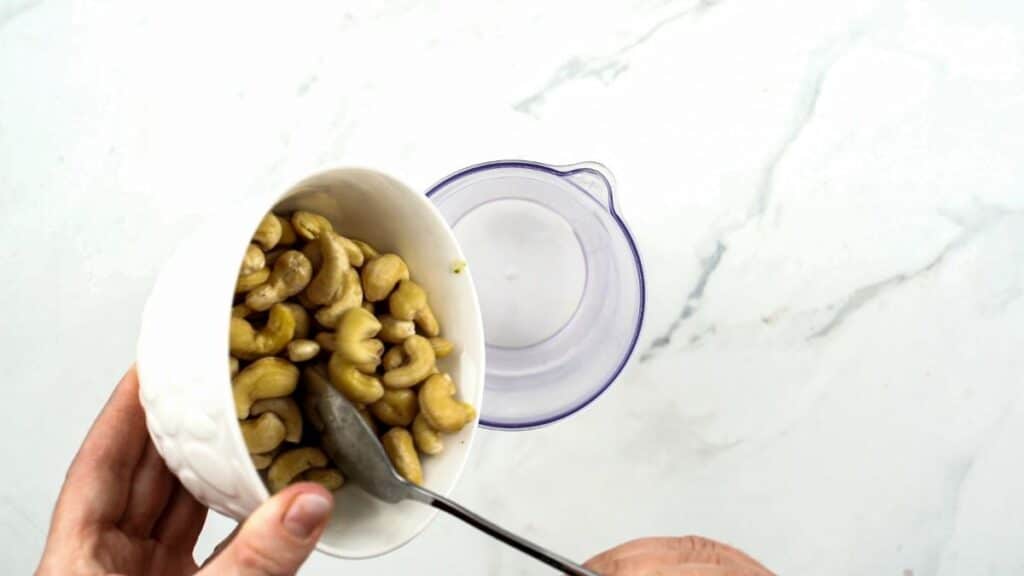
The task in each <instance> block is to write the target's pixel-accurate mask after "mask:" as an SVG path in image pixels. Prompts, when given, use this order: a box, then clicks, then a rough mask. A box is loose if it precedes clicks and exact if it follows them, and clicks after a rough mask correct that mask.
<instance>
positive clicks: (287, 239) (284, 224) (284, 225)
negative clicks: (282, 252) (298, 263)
mask: <svg viewBox="0 0 1024 576" xmlns="http://www.w3.org/2000/svg"><path fill="white" fill-rule="evenodd" d="M274 218H277V222H278V223H279V224H281V239H280V240H278V241H277V245H278V246H291V245H292V244H295V243H296V242H298V241H299V238H298V237H297V236H296V235H295V228H292V223H291V222H290V221H289V220H288V219H287V218H285V217H283V216H278V215H277V214H274Z"/></svg>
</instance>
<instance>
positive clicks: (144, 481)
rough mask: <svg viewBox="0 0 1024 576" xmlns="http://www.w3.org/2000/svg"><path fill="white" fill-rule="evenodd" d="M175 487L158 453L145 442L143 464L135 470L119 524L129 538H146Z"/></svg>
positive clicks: (151, 444) (151, 445) (150, 444)
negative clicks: (129, 493) (126, 503)
mask: <svg viewBox="0 0 1024 576" xmlns="http://www.w3.org/2000/svg"><path fill="white" fill-rule="evenodd" d="M175 484H176V482H175V480H174V477H173V476H171V472H170V470H168V469H167V465H166V464H164V461H163V458H161V457H160V453H159V452H157V451H156V447H155V446H153V443H152V442H147V443H146V449H145V452H144V454H143V456H142V461H141V462H140V463H139V466H138V467H137V468H136V469H135V476H134V479H133V481H132V485H131V495H130V496H129V497H128V505H127V506H126V507H125V511H124V514H123V515H122V516H121V521H120V522H119V523H118V526H120V528H121V530H123V531H124V532H125V534H128V535H130V536H139V537H145V536H149V533H150V531H151V530H152V529H153V526H154V525H155V524H156V522H157V520H159V519H160V515H161V512H163V509H164V507H165V506H166V505H167V501H168V499H169V498H170V497H171V492H172V491H173V490H174V487H175Z"/></svg>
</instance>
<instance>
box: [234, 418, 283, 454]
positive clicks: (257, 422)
mask: <svg viewBox="0 0 1024 576" xmlns="http://www.w3.org/2000/svg"><path fill="white" fill-rule="evenodd" d="M238 426H239V427H240V428H241V429H242V438H244V439H245V446H246V447H247V448H248V449H249V453H250V454H262V453H264V452H270V451H271V450H273V449H274V448H277V447H278V446H280V445H281V442H283V441H284V436H285V426H284V422H282V421H281V419H280V418H278V417H277V414H272V413H267V414H264V415H262V416H260V417H259V418H250V419H249V420H242V421H241V422H239V423H238Z"/></svg>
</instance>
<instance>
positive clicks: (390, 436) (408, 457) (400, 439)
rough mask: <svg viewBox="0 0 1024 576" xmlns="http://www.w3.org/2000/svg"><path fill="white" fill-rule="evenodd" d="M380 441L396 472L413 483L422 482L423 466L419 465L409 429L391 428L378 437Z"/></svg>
mask: <svg viewBox="0 0 1024 576" xmlns="http://www.w3.org/2000/svg"><path fill="white" fill-rule="evenodd" d="M380 441H381V443H382V444H384V451H385V452H387V453H388V457H389V458H390V459H391V463H392V464H394V465H395V469H396V470H398V473H399V474H401V475H402V476H404V477H405V479H406V480H408V481H409V482H412V483H413V484H423V467H422V466H420V457H419V456H418V455H417V454H416V447H415V446H413V443H412V435H411V434H409V431H408V430H406V429H405V428H392V429H391V430H388V431H387V432H385V433H384V435H383V436H381V437H380Z"/></svg>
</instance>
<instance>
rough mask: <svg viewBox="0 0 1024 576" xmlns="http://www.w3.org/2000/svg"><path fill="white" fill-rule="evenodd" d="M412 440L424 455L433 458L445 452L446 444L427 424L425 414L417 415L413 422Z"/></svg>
mask: <svg viewBox="0 0 1024 576" xmlns="http://www.w3.org/2000/svg"><path fill="white" fill-rule="evenodd" d="M412 439H413V440H415V441H416V448H418V449H419V451H420V452H422V453H424V454H429V455H431V456H433V455H434V454H440V453H441V451H442V450H444V442H442V441H441V435H440V434H438V433H437V430H434V429H433V428H431V427H430V424H427V420H426V418H424V417H423V414H417V415H416V418H415V419H414V420H413V421H412Z"/></svg>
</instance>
